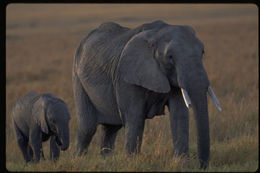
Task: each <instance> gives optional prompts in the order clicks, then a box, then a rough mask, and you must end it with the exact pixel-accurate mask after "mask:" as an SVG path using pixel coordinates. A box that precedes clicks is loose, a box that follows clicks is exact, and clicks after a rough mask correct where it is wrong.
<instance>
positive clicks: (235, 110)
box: [6, 4, 259, 172]
mask: <svg viewBox="0 0 260 173" xmlns="http://www.w3.org/2000/svg"><path fill="white" fill-rule="evenodd" d="M6 11H7V13H6V14H7V24H6V168H7V169H8V170H9V171H198V170H199V169H198V167H199V164H198V159H197V145H196V142H197V140H196V129H195V122H194V117H193V113H192V110H190V119H191V121H190V155H191V158H190V161H189V164H185V163H186V162H183V161H182V160H180V159H178V158H175V157H173V156H172V147H173V146H172V142H171V133H170V127H169V116H168V113H166V115H165V116H160V117H156V118H154V119H151V120H147V121H146V126H145V131H144V140H143V145H142V152H141V154H139V155H137V156H133V157H128V156H127V155H126V154H125V151H124V129H122V130H120V131H119V134H118V137H117V140H116V144H115V146H116V149H115V152H114V154H113V155H111V156H108V157H106V158H103V157H101V156H100V154H99V144H100V129H98V131H97V133H96V134H95V136H94V138H93V140H92V143H91V145H90V147H89V152H88V154H87V155H86V156H84V157H76V158H74V157H73V156H72V155H71V151H72V148H73V146H74V144H75V139H76V138H75V137H76V130H77V117H76V110H75V105H74V98H73V90H72V73H71V72H72V62H73V57H74V53H75V50H76V48H77V46H78V45H79V42H80V41H81V39H83V37H85V36H86V35H87V34H88V33H89V32H90V31H91V30H92V29H94V28H96V27H98V26H99V25H100V24H101V23H102V22H106V21H115V22H118V23H119V24H121V25H124V26H128V27H136V26H138V25H140V24H142V23H145V22H152V21H154V20H157V19H161V20H164V21H165V22H167V23H170V24H174V25H180V24H185V25H190V26H192V27H193V28H194V29H195V30H196V33H197V36H198V37H199V38H200V39H201V40H202V41H203V43H204V45H205V57H204V66H205V68H206V71H207V73H208V76H209V79H210V81H211V83H212V87H213V88H214V91H215V93H216V95H217V96H218V98H219V101H220V103H221V105H222V108H223V111H222V112H218V110H217V109H216V107H215V106H214V104H213V102H212V101H211V100H209V119H210V137H211V158H210V165H209V168H208V169H207V170H206V171H242V172H248V171H255V170H257V169H258V158H259V155H258V152H259V151H258V150H259V148H258V146H259V134H258V128H259V125H258V114H259V107H258V104H259V92H258V87H259V86H258V84H259V80H258V78H259V76H258V72H259V67H258V63H259V57H258V55H259V52H258V51H259V50H258V13H257V6H256V5H253V4H246V5H245V4H243V5H241V4H240V5H239V4H225V5H222V4H139V5H135V4H130V5H129V4H34V5H33V4H11V5H8V6H7V9H6ZM29 90H35V91H38V92H40V93H53V94H55V95H56V96H58V97H60V98H62V99H63V100H64V101H65V102H66V103H67V104H68V106H69V109H70V112H71V116H72V119H71V121H70V128H71V134H70V136H71V141H70V148H69V149H68V150H67V151H65V152H61V156H60V159H59V161H58V162H57V163H52V162H51V161H50V160H49V157H48V156H49V143H44V144H43V145H44V152H45V156H46V158H47V159H46V160H45V161H41V162H40V163H39V164H30V165H25V164H24V161H23V158H22V153H21V151H20V150H19V148H18V145H17V143H16V139H15V134H14V131H13V127H12V123H11V118H10V110H11V107H12V104H13V103H14V102H15V100H16V99H17V98H18V97H19V96H21V95H22V94H24V93H26V92H27V91H29ZM166 112H167V111H166Z"/></svg>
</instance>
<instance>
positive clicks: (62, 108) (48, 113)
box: [34, 94, 70, 150]
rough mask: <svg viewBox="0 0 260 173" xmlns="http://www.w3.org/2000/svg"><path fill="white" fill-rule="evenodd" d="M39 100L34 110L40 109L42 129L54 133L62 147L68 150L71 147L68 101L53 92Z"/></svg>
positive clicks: (47, 132)
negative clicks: (65, 101)
mask: <svg viewBox="0 0 260 173" xmlns="http://www.w3.org/2000/svg"><path fill="white" fill-rule="evenodd" d="M37 102H39V103H40V104H37V103H36V105H34V110H35V111H36V112H35V113H37V111H38V114H39V116H40V118H39V120H40V121H39V124H40V126H41V130H42V131H43V132H44V133H46V134H51V135H54V136H55V137H56V143H57V145H58V146H59V147H60V149H61V150H66V149H67V148H68V147H69V120H70V113H69V110H68V108H67V105H66V103H64V102H63V101H62V100H61V99H59V98H57V97H55V96H53V95H51V94H44V96H41V98H40V99H39V100H38V101H37Z"/></svg>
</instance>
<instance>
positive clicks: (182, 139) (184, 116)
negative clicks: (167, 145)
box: [168, 90, 189, 156]
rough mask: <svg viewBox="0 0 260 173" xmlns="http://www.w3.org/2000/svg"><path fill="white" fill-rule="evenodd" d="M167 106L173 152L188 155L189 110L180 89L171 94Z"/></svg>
mask: <svg viewBox="0 0 260 173" xmlns="http://www.w3.org/2000/svg"><path fill="white" fill-rule="evenodd" d="M168 106H169V110H170V124H171V132H172V140H173V146H174V154H176V155H178V156H180V155H183V154H184V155H186V156H189V112H188V109H187V107H186V105H185V103H184V100H183V98H182V95H181V91H180V90H178V91H177V92H176V93H174V94H173V95H172V97H171V98H170V100H169V105H168Z"/></svg>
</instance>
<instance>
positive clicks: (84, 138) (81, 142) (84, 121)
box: [73, 74, 97, 155]
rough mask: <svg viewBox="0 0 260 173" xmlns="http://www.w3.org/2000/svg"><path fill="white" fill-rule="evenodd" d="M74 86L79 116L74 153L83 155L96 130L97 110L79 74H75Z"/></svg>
mask: <svg viewBox="0 0 260 173" xmlns="http://www.w3.org/2000/svg"><path fill="white" fill-rule="evenodd" d="M73 88H74V97H75V104H76V109H77V117H78V134H77V142H76V146H75V148H74V154H78V155H82V154H83V153H84V152H85V151H87V148H88V146H89V144H90V142H91V140H92V137H93V136H94V134H95V132H96V129H97V117H96V114H97V112H96V109H95V107H94V106H93V104H92V102H91V101H90V99H89V97H88V95H87V93H86V91H85V90H84V88H83V86H82V84H81V81H80V79H79V78H78V76H77V74H74V76H73Z"/></svg>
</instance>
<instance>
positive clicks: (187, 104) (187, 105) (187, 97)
mask: <svg viewBox="0 0 260 173" xmlns="http://www.w3.org/2000/svg"><path fill="white" fill-rule="evenodd" d="M181 93H182V97H183V100H184V102H185V105H186V107H187V108H188V109H189V108H191V101H190V98H189V95H188V92H187V91H186V90H185V89H183V88H181ZM208 94H209V95H210V97H211V99H212V100H213V102H214V103H215V105H216V107H217V108H218V110H219V111H222V108H221V106H220V104H219V101H218V99H217V97H216V95H215V93H214V92H213V89H212V88H211V86H209V87H208Z"/></svg>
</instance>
